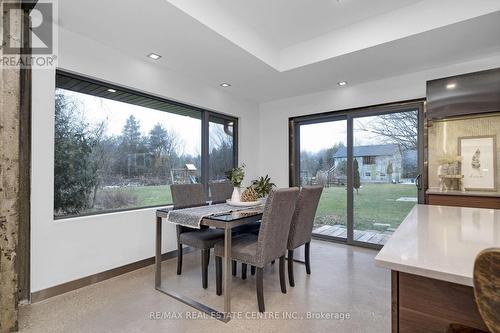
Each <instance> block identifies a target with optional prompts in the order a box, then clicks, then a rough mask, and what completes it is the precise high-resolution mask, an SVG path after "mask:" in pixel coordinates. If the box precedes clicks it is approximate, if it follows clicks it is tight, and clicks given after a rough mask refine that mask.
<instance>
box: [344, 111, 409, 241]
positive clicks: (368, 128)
mask: <svg viewBox="0 0 500 333" xmlns="http://www.w3.org/2000/svg"><path fill="white" fill-rule="evenodd" d="M353 140H354V145H353V158H354V160H353V187H354V195H353V197H354V240H355V241H360V242H368V243H373V244H382V245H383V244H385V242H386V241H387V239H388V238H389V237H390V235H391V234H392V233H393V232H394V230H395V229H396V228H397V227H398V226H399V224H400V223H401V222H402V221H403V219H404V218H405V217H406V215H408V213H409V212H410V210H411V209H412V208H413V206H414V205H415V204H417V197H418V192H417V187H416V186H415V178H416V177H417V175H418V158H417V157H418V153H417V152H418V141H417V140H418V111H408V112H398V113H391V114H385V115H378V116H373V117H364V118H356V119H354V122H353Z"/></svg>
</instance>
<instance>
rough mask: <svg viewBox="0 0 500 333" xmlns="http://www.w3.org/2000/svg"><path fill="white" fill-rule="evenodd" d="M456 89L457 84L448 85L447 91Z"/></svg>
mask: <svg viewBox="0 0 500 333" xmlns="http://www.w3.org/2000/svg"><path fill="white" fill-rule="evenodd" d="M456 87H457V84H456V83H448V84H447V85H446V89H448V90H451V89H455V88H456Z"/></svg>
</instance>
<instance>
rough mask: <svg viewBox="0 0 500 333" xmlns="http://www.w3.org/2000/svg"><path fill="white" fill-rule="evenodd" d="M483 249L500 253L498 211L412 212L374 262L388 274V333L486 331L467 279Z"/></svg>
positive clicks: (445, 208)
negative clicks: (461, 328)
mask: <svg viewBox="0 0 500 333" xmlns="http://www.w3.org/2000/svg"><path fill="white" fill-rule="evenodd" d="M489 247H500V210H495V209H484V208H465V207H449V206H431V205H417V206H415V207H414V208H413V209H412V210H411V212H410V214H408V216H407V217H406V219H405V220H404V221H403V223H401V225H400V226H399V227H398V229H397V230H396V232H395V233H394V234H393V235H392V236H391V238H390V239H389V241H388V242H387V243H386V244H385V246H384V247H383V248H382V250H381V251H380V252H379V253H378V255H377V256H376V257H375V261H376V264H377V265H378V266H380V267H385V268H389V269H390V270H391V306H392V332H405V333H411V332H426V333H434V332H435V333H438V332H439V333H442V332H446V331H447V329H448V327H449V325H450V324H451V323H456V324H460V325H465V326H468V327H472V328H475V329H480V330H484V331H486V330H487V328H486V325H485V324H484V321H483V320H482V318H481V315H480V314H479V311H478V309H477V305H476V302H475V297H474V289H473V279H472V275H473V267H474V260H475V258H476V256H477V254H478V253H479V252H481V251H482V250H484V249H486V248H489Z"/></svg>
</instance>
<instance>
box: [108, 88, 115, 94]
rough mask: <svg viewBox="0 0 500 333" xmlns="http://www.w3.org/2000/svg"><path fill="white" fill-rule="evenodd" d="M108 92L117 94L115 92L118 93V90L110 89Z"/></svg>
mask: <svg viewBox="0 0 500 333" xmlns="http://www.w3.org/2000/svg"><path fill="white" fill-rule="evenodd" d="M108 91H109V92H110V93H115V92H116V90H114V89H111V88H110V89H108Z"/></svg>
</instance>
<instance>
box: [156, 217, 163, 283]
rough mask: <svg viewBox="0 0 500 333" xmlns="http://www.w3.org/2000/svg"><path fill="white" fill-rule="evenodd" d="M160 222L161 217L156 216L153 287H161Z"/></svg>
mask: <svg viewBox="0 0 500 333" xmlns="http://www.w3.org/2000/svg"><path fill="white" fill-rule="evenodd" d="M161 223H162V218H161V217H156V244H155V287H156V288H160V287H161Z"/></svg>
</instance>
